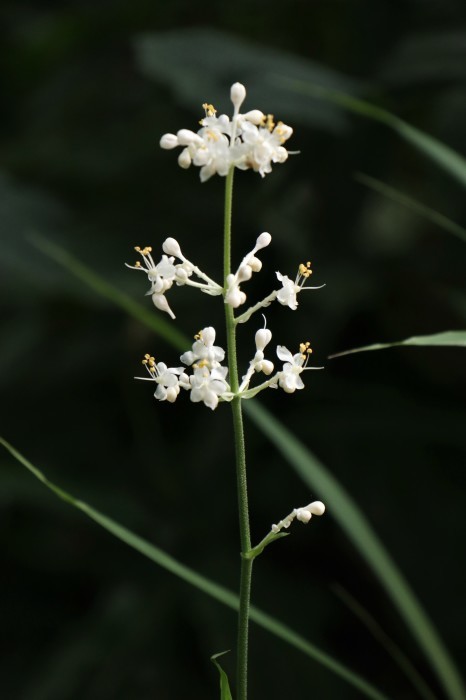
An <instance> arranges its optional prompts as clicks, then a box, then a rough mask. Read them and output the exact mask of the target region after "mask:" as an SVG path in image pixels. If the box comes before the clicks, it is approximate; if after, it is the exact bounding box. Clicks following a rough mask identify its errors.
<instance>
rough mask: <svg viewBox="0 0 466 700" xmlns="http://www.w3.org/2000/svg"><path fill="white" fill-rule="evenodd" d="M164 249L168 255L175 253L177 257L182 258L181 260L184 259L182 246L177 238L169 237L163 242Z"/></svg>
mask: <svg viewBox="0 0 466 700" xmlns="http://www.w3.org/2000/svg"><path fill="white" fill-rule="evenodd" d="M162 250H163V252H164V253H166V254H167V255H174V256H175V258H180V260H181V259H182V256H181V248H180V246H179V244H178V241H177V240H175V239H174V238H167V239H166V240H165V241H164V242H163V245H162Z"/></svg>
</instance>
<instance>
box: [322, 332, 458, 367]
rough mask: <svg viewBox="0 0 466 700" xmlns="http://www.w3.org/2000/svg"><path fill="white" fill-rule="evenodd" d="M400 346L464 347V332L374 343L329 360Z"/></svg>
mask: <svg viewBox="0 0 466 700" xmlns="http://www.w3.org/2000/svg"><path fill="white" fill-rule="evenodd" d="M400 345H415V346H424V347H425V346H429V347H447V346H449V347H458V348H464V347H466V331H444V332H443V333H434V334H433V335H414V336H413V337H412V338H406V340H398V341H397V342H395V343H374V344H373V345H364V347H362V348H353V349H352V350H343V352H337V353H335V354H333V355H329V360H332V359H333V358H335V357H343V355H352V354H353V353H355V352H366V351H367V350H385V349H386V348H395V347H398V346H400Z"/></svg>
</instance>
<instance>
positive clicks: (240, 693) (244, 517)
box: [223, 168, 253, 700]
mask: <svg viewBox="0 0 466 700" xmlns="http://www.w3.org/2000/svg"><path fill="white" fill-rule="evenodd" d="M233 174H234V168H231V169H230V171H229V173H228V175H227V177H226V183H225V220H224V249H223V273H224V281H225V289H226V278H227V276H228V275H229V274H230V272H231V208H232V198H233ZM225 319H226V330H227V348H228V371H229V380H230V386H231V390H232V392H233V393H237V391H238V388H239V378H238V362H237V355H236V325H235V317H234V313H233V309H232V307H231V306H229V305H228V304H225ZM231 409H232V413H233V429H234V439H235V459H236V486H237V492H238V512H239V533H240V542H241V577H240V589H239V611H238V638H237V652H236V653H237V657H236V685H237V690H236V696H237V700H247V692H248V691H247V681H248V628H249V607H250V598H251V578H252V562H253V560H252V559H247V558H245V556H244V555H245V554H246V553H247V552H249V550H250V549H251V536H250V531H249V508H248V490H247V478H246V451H245V446H244V429H243V414H242V407H241V399H240V398H239V397H236V398H234V399H233V400H232V402H231Z"/></svg>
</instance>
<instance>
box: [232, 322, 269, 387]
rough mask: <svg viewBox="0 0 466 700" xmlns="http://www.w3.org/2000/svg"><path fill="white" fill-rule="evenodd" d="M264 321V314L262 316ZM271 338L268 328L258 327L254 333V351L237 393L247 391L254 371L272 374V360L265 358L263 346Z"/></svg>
mask: <svg viewBox="0 0 466 700" xmlns="http://www.w3.org/2000/svg"><path fill="white" fill-rule="evenodd" d="M264 321H265V316H264ZM271 340H272V332H271V331H269V329H268V328H265V327H264V328H260V329H259V330H258V331H257V332H256V335H255V343H256V353H255V355H254V357H253V359H252V360H251V362H250V363H249V368H248V371H247V372H246V374H245V375H244V376H243V377H242V379H241V386H240V387H239V390H238V393H240V394H241V393H243V392H245V391H247V389H248V387H249V382H250V381H251V378H252V377H253V375H254V373H255V372H263V373H264V374H265V375H266V376H268V375H270V374H272V372H273V362H270V360H266V359H265V355H264V350H265V347H266V346H267V345H268V344H269V343H270V341H271Z"/></svg>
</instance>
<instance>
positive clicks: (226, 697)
mask: <svg viewBox="0 0 466 700" xmlns="http://www.w3.org/2000/svg"><path fill="white" fill-rule="evenodd" d="M224 654H228V652H227V651H221V652H220V653H219V654H214V655H213V656H211V657H210V660H211V661H212V663H213V664H215V666H216V667H217V668H218V672H219V674H220V700H233V698H232V697H231V690H230V684H229V683H228V676H227V674H226V673H225V671H224V670H223V668H222V667H221V666H220V664H219V663H218V661H217V659H218V657H219V656H223V655H224Z"/></svg>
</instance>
